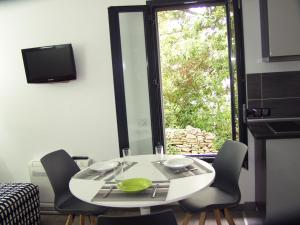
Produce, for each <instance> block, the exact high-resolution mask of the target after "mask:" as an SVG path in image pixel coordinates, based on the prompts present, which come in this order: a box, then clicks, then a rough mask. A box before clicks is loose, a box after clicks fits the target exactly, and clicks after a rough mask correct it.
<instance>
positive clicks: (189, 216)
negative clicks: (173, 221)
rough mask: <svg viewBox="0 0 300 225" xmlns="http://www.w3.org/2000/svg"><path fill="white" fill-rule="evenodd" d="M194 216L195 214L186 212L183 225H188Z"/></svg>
mask: <svg viewBox="0 0 300 225" xmlns="http://www.w3.org/2000/svg"><path fill="white" fill-rule="evenodd" d="M192 216H193V214H191V213H186V214H185V216H184V218H183V221H182V225H188V223H189V222H190V220H191V218H192Z"/></svg>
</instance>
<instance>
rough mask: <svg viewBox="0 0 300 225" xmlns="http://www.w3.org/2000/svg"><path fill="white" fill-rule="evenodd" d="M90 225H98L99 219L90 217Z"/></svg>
mask: <svg viewBox="0 0 300 225" xmlns="http://www.w3.org/2000/svg"><path fill="white" fill-rule="evenodd" d="M89 218H90V224H91V225H97V217H95V216H90V217H89Z"/></svg>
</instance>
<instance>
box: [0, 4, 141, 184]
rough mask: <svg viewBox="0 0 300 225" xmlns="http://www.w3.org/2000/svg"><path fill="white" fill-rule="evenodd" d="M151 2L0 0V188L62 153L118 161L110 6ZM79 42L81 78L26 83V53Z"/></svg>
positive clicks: (22, 178)
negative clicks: (38, 162)
mask: <svg viewBox="0 0 300 225" xmlns="http://www.w3.org/2000/svg"><path fill="white" fill-rule="evenodd" d="M144 2H145V1H144V0H118V1H116V0H114V1H109V0H89V1H82V0H43V1H38V0H26V1H22V0H9V1H8V0H6V1H0V27H1V35H0V182H13V181H17V182H25V181H29V174H28V170H27V163H28V162H29V161H30V160H31V159H33V158H38V157H40V156H42V155H44V154H45V153H48V152H51V151H53V150H56V149H60V148H63V149H66V150H67V151H69V153H71V154H74V155H88V156H90V157H91V158H93V159H95V160H105V159H109V158H112V157H116V156H118V136H117V124H116V113H115V102H114V90H113V76H112V65H111V54H110V39H109V26H108V14H107V7H108V6H111V5H129V4H144ZM63 43H72V45H73V49H74V54H75V61H76V67H77V72H78V79H77V80H75V81H71V82H67V83H53V84H27V83H26V76H25V72H24V66H23V61H22V56H21V49H22V48H29V47H38V46H44V45H52V44H63Z"/></svg>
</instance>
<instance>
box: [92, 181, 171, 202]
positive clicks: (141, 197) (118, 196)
mask: <svg viewBox="0 0 300 225" xmlns="http://www.w3.org/2000/svg"><path fill="white" fill-rule="evenodd" d="M156 184H158V188H157V190H156V194H155V197H154V198H153V197H152V195H153V192H154V186H155V185H156ZM111 185H113V189H112V191H111V192H110V194H108V195H107V196H106V197H103V196H104V195H105V194H106V193H107V192H108V191H109V189H110V187H111ZM168 191H169V182H163V183H156V182H153V186H152V187H150V188H148V189H146V190H144V191H142V192H138V193H125V192H123V191H121V190H119V189H118V188H117V187H116V185H115V184H111V182H109V183H108V184H105V185H103V186H102V187H101V189H100V190H99V191H98V193H97V194H96V195H95V196H94V197H93V199H92V202H93V201H94V202H111V201H165V200H166V198H167V195H168Z"/></svg>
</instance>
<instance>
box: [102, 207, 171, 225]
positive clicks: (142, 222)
mask: <svg viewBox="0 0 300 225" xmlns="http://www.w3.org/2000/svg"><path fill="white" fill-rule="evenodd" d="M97 224H98V225H177V222H176V218H175V216H174V214H173V212H172V211H171V210H166V211H163V212H157V213H152V214H150V215H142V216H99V217H98V220H97Z"/></svg>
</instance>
